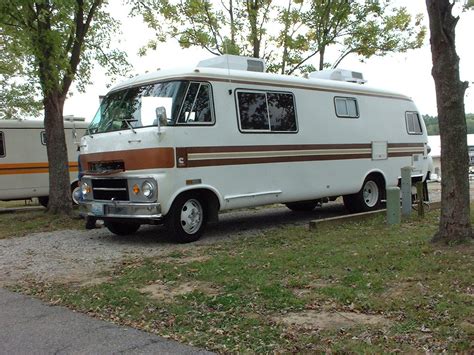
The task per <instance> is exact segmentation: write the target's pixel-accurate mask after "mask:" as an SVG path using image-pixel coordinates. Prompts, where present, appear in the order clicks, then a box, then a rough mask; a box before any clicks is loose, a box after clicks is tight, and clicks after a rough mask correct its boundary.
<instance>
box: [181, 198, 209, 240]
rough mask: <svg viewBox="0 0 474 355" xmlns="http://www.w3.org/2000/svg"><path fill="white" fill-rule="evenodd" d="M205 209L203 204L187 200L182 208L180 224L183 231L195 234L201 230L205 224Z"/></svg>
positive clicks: (194, 200)
mask: <svg viewBox="0 0 474 355" xmlns="http://www.w3.org/2000/svg"><path fill="white" fill-rule="evenodd" d="M203 217H204V213H203V209H202V206H201V203H200V202H199V201H198V200H196V199H194V198H192V199H189V200H187V201H186V202H185V203H184V204H183V207H182V208H181V214H180V223H181V227H182V228H183V231H184V232H186V233H187V234H194V233H196V232H197V231H199V229H200V228H201V225H202V222H203Z"/></svg>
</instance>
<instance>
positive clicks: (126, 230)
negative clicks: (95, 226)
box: [104, 221, 140, 235]
mask: <svg viewBox="0 0 474 355" xmlns="http://www.w3.org/2000/svg"><path fill="white" fill-rule="evenodd" d="M104 225H105V226H106V227H107V229H108V230H109V231H111V232H112V233H113V234H116V235H130V234H133V233H135V232H136V231H137V230H138V228H140V224H139V223H134V222H118V221H105V222H104Z"/></svg>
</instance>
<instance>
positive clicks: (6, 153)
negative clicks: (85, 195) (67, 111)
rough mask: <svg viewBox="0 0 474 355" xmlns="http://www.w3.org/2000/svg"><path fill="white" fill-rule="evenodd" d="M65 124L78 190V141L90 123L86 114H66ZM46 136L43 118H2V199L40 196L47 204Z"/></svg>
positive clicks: (39, 198) (73, 174)
mask: <svg viewBox="0 0 474 355" xmlns="http://www.w3.org/2000/svg"><path fill="white" fill-rule="evenodd" d="M64 126H65V135H66V144H67V150H68V160H69V171H70V177H71V191H74V189H76V191H77V186H78V176H77V174H78V144H79V142H80V137H81V136H82V135H83V134H84V132H85V130H86V128H87V126H88V123H86V122H84V118H78V117H72V116H66V117H65V122H64ZM45 138H46V136H45V130H44V124H43V121H39V120H0V200H4V201H8V200H23V199H30V198H32V197H37V198H38V200H39V202H40V203H41V204H42V205H43V206H47V204H48V195H49V170H48V157H47V154H46V143H47V142H46V139H45ZM73 195H75V196H78V195H77V193H76V194H73ZM79 196H80V195H79ZM74 199H75V200H76V202H77V198H74Z"/></svg>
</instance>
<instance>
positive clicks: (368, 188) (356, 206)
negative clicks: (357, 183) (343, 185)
mask: <svg viewBox="0 0 474 355" xmlns="http://www.w3.org/2000/svg"><path fill="white" fill-rule="evenodd" d="M383 186H384V184H383V182H382V179H381V178H379V177H378V176H370V175H369V176H367V177H366V178H365V180H364V183H363V184H362V188H361V189H360V191H359V192H357V193H355V194H352V195H346V196H344V197H343V199H344V206H345V207H346V208H347V209H348V210H349V211H350V212H351V213H357V212H369V211H375V210H379V209H380V208H381V207H382V194H383Z"/></svg>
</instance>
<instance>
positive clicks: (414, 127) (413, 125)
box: [405, 112, 423, 134]
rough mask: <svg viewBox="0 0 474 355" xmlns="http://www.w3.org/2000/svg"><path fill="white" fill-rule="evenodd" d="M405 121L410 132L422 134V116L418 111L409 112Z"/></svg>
mask: <svg viewBox="0 0 474 355" xmlns="http://www.w3.org/2000/svg"><path fill="white" fill-rule="evenodd" d="M405 122H406V125H407V132H408V134H422V133H423V131H422V129H421V123H420V116H419V115H418V113H417V112H407V113H406V114H405Z"/></svg>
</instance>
